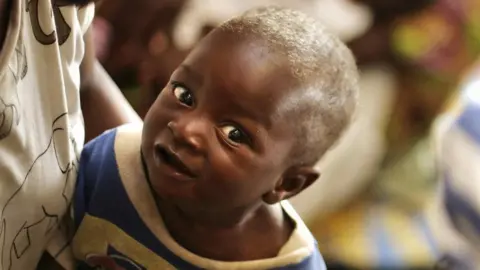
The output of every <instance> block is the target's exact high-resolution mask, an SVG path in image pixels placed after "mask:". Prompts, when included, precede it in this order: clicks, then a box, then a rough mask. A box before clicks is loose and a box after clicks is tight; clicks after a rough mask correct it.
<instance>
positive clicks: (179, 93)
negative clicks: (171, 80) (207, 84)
mask: <svg viewBox="0 0 480 270" xmlns="http://www.w3.org/2000/svg"><path fill="white" fill-rule="evenodd" d="M173 94H174V95H175V97H176V98H177V99H178V100H179V101H180V102H181V103H183V104H185V105H187V106H189V107H191V106H193V101H194V100H193V95H192V92H190V90H188V89H187V88H186V87H184V86H181V85H174V86H173Z"/></svg>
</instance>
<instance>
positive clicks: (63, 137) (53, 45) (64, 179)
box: [0, 0, 94, 270]
mask: <svg viewBox="0 0 480 270" xmlns="http://www.w3.org/2000/svg"><path fill="white" fill-rule="evenodd" d="M10 1H12V8H11V11H10V12H11V13H10V20H9V24H8V32H7V37H6V39H5V41H4V45H3V48H2V50H1V53H0V219H1V223H0V269H5V270H6V269H21V270H28V269H34V268H35V267H36V264H37V262H38V260H39V259H40V256H41V255H42V253H43V250H44V249H45V247H46V245H47V243H48V241H49V240H50V239H51V238H52V236H54V235H55V233H56V232H58V231H59V229H61V226H60V221H61V220H62V218H63V216H64V215H65V213H66V210H67V209H68V208H69V205H70V200H71V196H72V192H73V187H74V182H75V179H76V174H77V167H78V166H77V162H78V156H79V153H80V150H81V149H82V147H83V141H84V124H83V117H82V112H81V108H80V95H79V87H80V71H79V66H80V63H81V61H82V59H83V56H84V40H83V34H84V33H85V32H86V30H87V29H88V27H89V25H90V23H91V20H92V19H93V15H94V7H93V5H91V6H88V7H83V8H81V9H79V8H78V7H75V6H62V5H61V4H60V3H59V2H60V1H53V0H10ZM52 3H55V4H54V6H52ZM61 246H62V245H61V244H60V243H57V245H56V247H57V248H58V249H60V248H61ZM58 251H59V250H57V252H58Z"/></svg>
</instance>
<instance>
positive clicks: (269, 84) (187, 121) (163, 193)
mask: <svg viewBox="0 0 480 270" xmlns="http://www.w3.org/2000/svg"><path fill="white" fill-rule="evenodd" d="M357 95H358V74H357V69H356V66H355V62H354V59H353V57H352V55H351V53H350V51H349V50H348V49H347V48H346V47H345V45H344V44H342V43H341V42H340V41H339V40H338V39H337V38H336V37H335V36H333V35H331V34H329V33H327V32H326V31H325V29H324V28H323V27H322V25H321V24H319V23H318V22H316V21H315V20H313V19H310V18H308V17H307V16H306V15H304V14H302V13H300V12H297V11H292V10H289V9H283V8H278V7H268V8H261V9H255V10H252V11H249V12H247V13H245V14H244V15H243V16H240V17H237V18H234V19H232V20H230V21H227V22H226V23H224V24H223V25H221V26H220V27H218V28H217V29H215V30H213V31H212V32H211V33H210V34H209V35H208V36H207V37H206V38H204V39H203V40H202V41H201V42H200V43H199V44H198V45H197V47H196V48H195V49H194V50H193V51H192V52H191V53H190V55H189V56H188V57H187V58H186V59H185V61H184V62H183V63H182V64H181V65H180V66H179V67H178V68H177V69H176V70H175V72H174V73H173V74H172V76H171V79H170V82H169V83H168V85H167V86H166V87H165V88H164V89H163V90H162V91H161V93H160V95H159V97H158V98H157V100H156V101H155V103H154V104H153V106H152V107H151V108H150V111H149V112H148V114H147V116H146V118H145V124H144V130H143V139H142V152H143V156H144V159H145V162H146V165H147V169H148V173H149V177H150V181H151V184H152V187H153V189H154V190H155V191H156V192H157V193H158V195H159V196H160V197H161V198H164V199H165V201H169V202H173V203H174V204H175V205H176V206H177V207H179V208H180V209H182V211H183V212H188V213H190V214H214V215H218V214H223V213H225V214H227V213H232V212H236V213H239V214H241V213H247V212H248V211H249V209H253V208H254V207H256V206H258V205H261V204H263V203H267V204H273V203H276V202H278V201H281V200H283V199H287V198H290V197H292V196H294V195H296V194H298V193H299V192H300V191H302V190H303V189H305V188H306V187H308V186H309V185H310V184H312V183H313V182H314V181H315V180H316V179H317V178H318V176H319V172H317V171H316V170H315V168H314V167H313V165H314V164H315V163H316V162H317V161H318V159H319V158H320V157H321V156H322V155H323V154H324V153H325V152H326V151H327V149H328V148H329V147H330V146H332V144H333V143H334V142H335V141H336V140H337V139H338V138H339V137H340V135H341V133H342V131H343V130H344V129H345V128H346V126H347V125H348V123H349V122H350V119H351V116H352V114H353V111H354V107H355V105H356V100H357Z"/></svg>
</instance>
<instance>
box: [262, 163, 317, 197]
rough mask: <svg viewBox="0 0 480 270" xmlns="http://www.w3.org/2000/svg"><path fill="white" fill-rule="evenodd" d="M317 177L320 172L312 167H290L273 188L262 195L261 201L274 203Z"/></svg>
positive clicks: (291, 194) (309, 183) (290, 195)
mask: <svg viewBox="0 0 480 270" xmlns="http://www.w3.org/2000/svg"><path fill="white" fill-rule="evenodd" d="M319 177H320V172H318V171H317V170H316V169H315V168H313V167H307V166H304V167H292V168H290V169H289V170H287V171H286V172H285V173H284V174H283V175H282V178H280V180H279V181H278V182H277V185H276V186H275V189H273V190H271V191H269V192H267V193H265V194H264V195H263V201H264V202H266V203H268V204H275V203H278V202H280V201H283V200H286V199H289V198H291V197H293V196H295V195H297V194H298V193H300V192H302V191H303V190H304V189H306V188H307V187H309V186H310V185H311V184H313V183H314V182H315V181H316V180H317V179H318V178H319Z"/></svg>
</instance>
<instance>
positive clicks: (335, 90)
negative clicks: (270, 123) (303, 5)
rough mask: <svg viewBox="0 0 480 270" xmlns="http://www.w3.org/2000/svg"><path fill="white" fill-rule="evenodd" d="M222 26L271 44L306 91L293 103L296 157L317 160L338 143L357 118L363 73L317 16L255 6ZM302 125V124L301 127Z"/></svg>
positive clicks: (229, 30) (297, 158)
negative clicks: (360, 76) (360, 77)
mask: <svg viewBox="0 0 480 270" xmlns="http://www.w3.org/2000/svg"><path fill="white" fill-rule="evenodd" d="M218 30H220V31H226V32H230V33H235V34H237V35H241V36H248V37H252V38H259V39H262V40H263V41H265V42H267V45H268V46H269V48H270V49H272V50H273V52H274V53H279V54H282V55H283V56H285V57H286V59H287V62H288V65H289V71H290V73H291V74H292V75H293V76H294V78H296V79H297V80H298V82H299V83H300V85H301V87H300V88H302V90H303V91H295V93H294V95H293V96H292V98H294V99H297V98H298V97H299V96H298V95H297V93H300V96H301V97H304V98H300V99H299V100H301V102H292V104H294V106H292V108H291V111H290V113H289V114H288V115H291V117H292V119H291V120H292V121H295V123H296V125H295V128H294V132H295V136H298V138H299V139H298V145H296V147H295V149H294V150H293V153H292V157H294V158H295V159H296V162H300V163H302V164H305V163H307V164H313V163H315V162H317V161H318V159H320V157H321V156H323V154H324V153H325V152H326V151H327V150H328V149H329V148H330V147H331V146H332V145H333V144H334V143H335V141H337V139H338V138H339V137H340V135H341V134H342V133H343V131H344V130H345V129H346V127H347V126H348V124H349V123H350V121H351V118H352V115H353V113H354V110H355V107H356V104H357V99H358V92H359V90H358V88H359V86H358V71H357V67H356V64H355V59H354V57H353V55H352V53H351V52H350V50H349V49H348V48H347V47H346V46H345V44H343V43H342V42H341V41H340V39H339V38H337V37H336V36H335V35H333V34H331V33H329V32H328V31H327V30H326V29H325V27H324V26H323V25H322V24H321V23H320V22H318V21H317V20H315V19H313V18H310V17H308V16H307V15H306V14H304V13H302V12H300V11H295V10H291V9H288V8H283V7H277V6H269V7H261V8H255V9H252V10H249V11H247V12H246V13H244V14H243V15H241V16H239V17H236V18H233V19H231V20H229V21H227V22H225V23H223V24H222V25H221V26H220V27H219V28H218ZM297 127H298V128H297Z"/></svg>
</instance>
